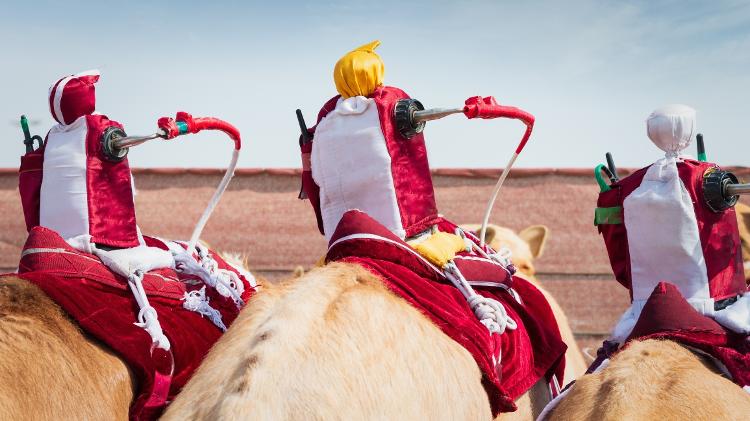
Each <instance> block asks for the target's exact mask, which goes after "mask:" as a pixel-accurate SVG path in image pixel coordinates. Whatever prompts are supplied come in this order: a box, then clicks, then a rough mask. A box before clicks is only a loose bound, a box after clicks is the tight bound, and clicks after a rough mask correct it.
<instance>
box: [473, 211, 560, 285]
mask: <svg viewBox="0 0 750 421" xmlns="http://www.w3.org/2000/svg"><path fill="white" fill-rule="evenodd" d="M461 227H462V228H463V229H465V230H468V231H472V232H474V233H475V234H476V235H477V236H478V235H479V231H480V229H481V226H480V225H478V224H467V225H462V226H461ZM548 235H549V229H548V228H547V227H546V226H544V225H532V226H529V227H526V228H524V229H523V230H521V232H519V233H518V234H516V233H515V232H514V231H513V230H512V229H510V228H505V227H501V226H498V225H494V224H490V225H488V226H487V233H486V239H485V242H486V243H487V244H489V245H490V247H492V248H493V249H495V250H500V249H501V248H503V247H505V248H507V249H508V250H510V252H511V253H512V257H511V260H513V264H514V265H515V266H516V268H517V269H518V271H519V272H520V273H522V274H524V275H526V276H530V277H533V276H534V274H535V273H536V270H535V268H534V263H533V262H534V260H535V259H537V258H539V257H540V256H541V255H542V253H543V252H544V245H545V243H546V242H547V236H548Z"/></svg>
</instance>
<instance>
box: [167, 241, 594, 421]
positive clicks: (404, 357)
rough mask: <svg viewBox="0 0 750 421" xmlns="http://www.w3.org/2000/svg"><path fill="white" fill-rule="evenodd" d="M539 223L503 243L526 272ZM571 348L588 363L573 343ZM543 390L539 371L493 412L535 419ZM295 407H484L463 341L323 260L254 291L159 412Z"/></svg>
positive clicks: (367, 276)
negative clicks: (507, 408) (508, 406)
mask: <svg viewBox="0 0 750 421" xmlns="http://www.w3.org/2000/svg"><path fill="white" fill-rule="evenodd" d="M491 232H493V233H495V234H497V233H500V234H501V236H499V237H498V240H499V239H500V238H512V237H511V236H510V234H512V231H503V230H501V229H499V227H493V229H492V230H491ZM546 234H547V230H546V229H542V228H541V227H532V229H530V230H528V231H525V234H524V235H525V236H526V238H528V241H529V242H530V243H529V244H527V243H525V242H524V241H521V240H519V241H516V242H509V243H508V246H509V247H512V248H514V249H515V252H516V253H517V254H515V256H516V257H517V259H518V262H519V263H518V264H519V267H520V268H521V270H523V271H525V272H526V273H527V275H528V276H533V266H532V263H531V261H532V260H533V257H534V256H539V255H540V254H541V251H542V248H543V245H544V240H545V239H546ZM502 235H505V237H502ZM515 238H518V237H515ZM524 246H525V248H524ZM519 248H520V250H519ZM522 250H523V251H522ZM522 257H523V258H525V259H526V260H524V261H523V262H522V260H523V259H522ZM558 309H559V307H558ZM578 358H579V359H580V365H581V367H583V369H585V364H584V363H583V361H582V358H581V357H580V353H579V354H578ZM448 361H450V363H446V362H448ZM576 370H580V367H578V368H576ZM548 400H549V396H548V392H547V390H546V385H545V384H544V382H543V381H540V382H538V383H537V384H536V385H535V386H534V387H533V388H532V389H531V390H530V391H529V392H527V393H526V394H525V395H523V396H521V397H520V398H519V399H518V400H517V401H516V403H517V405H518V411H516V412H513V413H507V414H501V415H500V416H499V417H498V419H510V420H528V419H533V418H535V417H536V416H537V415H538V414H539V413H540V411H541V409H542V407H543V406H544V405H545V404H546V402H547V401H548ZM301 417H304V418H309V419H321V420H322V419H326V420H329V419H331V420H335V419H383V420H385V419H417V418H419V419H423V418H427V419H445V420H454V419H467V420H488V419H491V418H492V415H491V412H490V407H489V401H488V398H487V394H486V392H485V390H484V388H483V387H482V384H481V373H480V371H479V369H478V367H477V365H476V363H475V362H474V360H473V359H472V357H471V355H470V354H469V353H468V352H467V351H466V350H465V349H464V348H462V347H461V346H460V345H458V344H457V343H456V342H454V341H453V340H452V339H450V338H448V337H447V336H446V335H445V334H443V333H442V331H440V329H439V328H438V327H437V326H435V325H433V324H432V322H431V321H430V320H429V319H427V317H426V316H424V315H423V314H421V313H420V312H419V311H417V310H416V309H414V308H413V307H411V306H410V305H409V304H408V303H407V302H406V301H404V300H403V299H401V298H400V297H397V296H396V295H394V294H393V293H392V292H390V291H389V290H388V289H387V288H386V287H385V286H384V285H383V283H382V282H381V281H380V279H379V278H378V277H377V276H375V275H373V274H372V273H370V272H368V271H366V270H365V269H363V268H361V267H359V266H357V265H353V264H348V263H332V264H328V265H326V266H321V267H316V268H314V269H312V270H311V271H310V272H308V273H306V274H303V275H302V276H300V277H296V278H292V279H290V280H287V281H285V282H282V283H280V284H278V285H269V286H267V287H266V288H264V289H263V290H262V291H260V292H259V293H258V294H256V295H255V296H253V298H251V301H250V302H249V303H248V306H247V308H246V309H245V310H244V311H243V312H242V313H241V314H240V316H239V318H238V319H237V320H236V321H235V323H234V324H233V326H232V327H231V328H230V329H229V330H228V331H227V333H226V334H225V335H224V336H223V337H222V339H221V340H219V342H217V344H216V345H215V346H214V347H213V348H212V350H211V352H210V353H209V355H208V356H207V357H206V359H205V360H204V362H203V364H202V365H201V367H200V368H199V369H198V371H197V372H196V373H195V375H194V376H193V378H192V379H191V381H190V382H188V384H187V385H186V386H185V388H184V389H183V391H182V392H181V393H180V395H179V396H178V397H177V399H176V400H175V401H174V402H173V403H172V404H171V405H170V407H169V408H168V410H167V412H166V414H165V415H164V417H163V419H165V420H205V419H212V420H213V419H225V420H228V419H243V418H250V419H264V420H266V419H268V420H274V419H279V420H281V419H290V418H291V419H293V418H301Z"/></svg>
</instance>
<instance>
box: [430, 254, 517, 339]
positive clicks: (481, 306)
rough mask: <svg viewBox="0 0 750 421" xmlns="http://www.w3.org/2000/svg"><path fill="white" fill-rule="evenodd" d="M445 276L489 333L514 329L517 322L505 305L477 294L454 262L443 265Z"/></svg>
mask: <svg viewBox="0 0 750 421" xmlns="http://www.w3.org/2000/svg"><path fill="white" fill-rule="evenodd" d="M443 272H444V273H445V277H446V278H448V280H449V281H451V283H452V284H453V285H454V286H455V287H456V288H457V289H458V290H459V291H461V294H462V295H463V296H464V298H466V302H468V303H469V307H471V310H472V311H473V312H474V315H475V316H476V317H477V319H479V322H480V323H482V324H483V325H484V326H485V327H486V328H487V330H489V331H490V333H497V334H500V335H502V334H503V333H505V330H506V329H510V330H515V329H516V328H518V324H517V323H516V321H515V320H513V319H512V318H511V317H510V316H508V313H507V311H505V307H503V305H502V304H501V303H500V302H499V301H497V300H494V299H492V298H488V297H485V296H483V295H480V294H477V293H476V291H474V288H472V286H471V285H470V284H469V282H468V281H467V280H466V278H464V276H463V274H462V273H461V271H460V270H459V269H458V267H457V266H456V264H455V263H453V262H448V263H446V264H445V266H443Z"/></svg>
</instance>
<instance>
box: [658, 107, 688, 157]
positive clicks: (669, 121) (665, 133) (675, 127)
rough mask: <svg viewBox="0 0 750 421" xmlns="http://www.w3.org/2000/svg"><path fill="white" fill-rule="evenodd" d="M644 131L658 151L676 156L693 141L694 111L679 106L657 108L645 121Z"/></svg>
mask: <svg viewBox="0 0 750 421" xmlns="http://www.w3.org/2000/svg"><path fill="white" fill-rule="evenodd" d="M646 131H647V133H648V137H649V138H650V139H651V141H653V142H654V144H655V145H656V146H657V147H658V148H659V149H661V150H663V151H664V152H667V153H668V154H671V155H674V156H676V155H677V154H678V153H679V152H680V151H682V150H683V149H685V148H687V147H688V146H690V142H691V141H692V139H693V133H694V132H695V110H694V109H692V108H690V107H688V106H687V105H680V104H672V105H667V106H665V107H662V108H659V109H657V110H656V111H654V112H653V113H651V115H650V116H649V117H648V119H647V120H646Z"/></svg>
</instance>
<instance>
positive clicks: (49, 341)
mask: <svg viewBox="0 0 750 421" xmlns="http://www.w3.org/2000/svg"><path fill="white" fill-rule="evenodd" d="M222 257H223V258H225V260H227V261H229V262H232V263H233V264H235V265H238V264H239V263H240V262H237V261H236V260H233V259H232V256H228V255H225V254H223V255H222ZM0 355H1V356H2V357H0V419H3V420H10V419H27V420H49V419H61V418H62V419H86V420H127V419H128V411H129V409H130V404H131V402H132V400H133V398H134V393H135V386H136V379H135V378H134V376H133V375H132V373H131V372H130V370H129V369H128V367H127V365H126V364H125V363H124V362H123V361H122V360H121V359H120V358H119V357H117V356H116V355H115V354H113V353H112V351H110V350H109V348H107V347H106V346H104V345H103V344H101V343H100V342H99V341H97V340H95V339H93V338H91V337H89V336H87V335H86V334H85V333H84V332H82V331H81V330H80V329H79V327H78V325H77V324H76V323H75V322H73V321H72V320H71V319H70V318H69V317H68V316H67V314H65V312H64V311H63V310H62V309H61V308H60V307H59V306H58V305H57V304H56V303H55V302H53V301H52V300H51V299H50V298H49V297H48V296H47V295H46V294H45V293H44V292H43V291H42V290H41V289H40V288H39V287H37V286H36V285H34V284H32V283H30V282H28V281H26V280H23V279H20V278H18V277H17V276H14V275H12V274H8V275H3V276H0Z"/></svg>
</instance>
